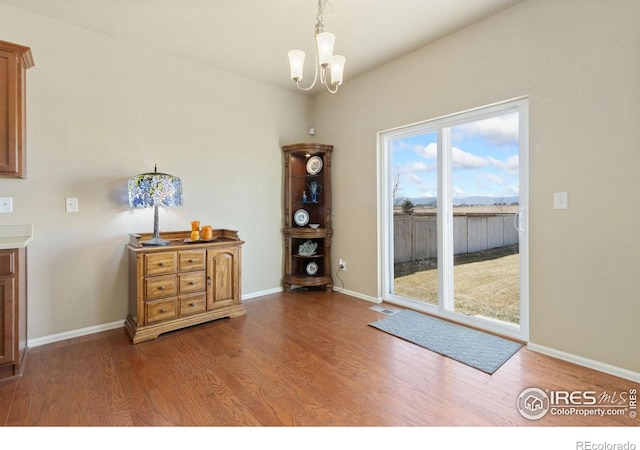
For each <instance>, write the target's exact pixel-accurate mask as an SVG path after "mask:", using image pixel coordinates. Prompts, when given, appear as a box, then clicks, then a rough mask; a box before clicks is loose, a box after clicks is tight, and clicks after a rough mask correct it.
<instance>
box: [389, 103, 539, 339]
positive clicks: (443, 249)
mask: <svg viewBox="0 0 640 450" xmlns="http://www.w3.org/2000/svg"><path fill="white" fill-rule="evenodd" d="M514 110H517V111H518V113H519V159H520V164H519V186H520V192H519V196H520V199H519V203H520V206H519V212H518V214H517V217H516V218H517V221H518V228H519V254H520V323H519V325H518V326H515V325H513V326H512V325H509V324H505V323H501V322H499V321H492V320H487V319H479V318H474V317H470V316H465V315H464V314H461V313H457V312H455V311H452V310H448V309H453V308H445V307H444V304H445V303H447V305H448V306H449V307H451V306H453V278H452V277H453V251H452V248H453V237H452V233H449V232H447V233H445V232H444V231H445V228H447V227H451V226H452V225H451V224H452V220H453V208H452V207H451V196H452V193H451V182H450V180H449V171H450V167H451V154H450V152H444V155H442V154H441V155H439V157H438V173H439V176H438V208H439V209H438V215H437V217H438V236H439V238H438V258H439V259H438V267H442V268H446V269H447V270H438V304H437V305H432V304H428V303H425V302H421V301H417V300H411V299H408V298H405V297H400V296H397V295H393V294H392V293H391V292H392V287H393V276H392V270H391V269H392V265H393V226H392V223H393V199H392V198H391V197H392V196H391V195H390V194H391V192H392V189H393V167H392V164H390V161H391V159H390V154H389V153H390V152H389V143H390V142H391V141H392V140H397V139H399V138H403V137H410V136H415V135H417V134H426V133H428V132H430V131H433V130H437V131H438V147H439V149H440V148H443V147H442V146H443V145H447V140H449V139H451V136H450V135H449V133H444V134H443V133H440V131H441V130H442V128H449V127H452V126H454V125H455V124H458V123H462V122H464V121H465V119H467V118H473V119H478V120H479V119H481V118H482V117H483V116H485V115H486V116H488V117H492V116H496V115H498V114H499V113H500V112H504V113H506V112H509V111H514ZM377 147H378V148H377V165H378V202H377V203H378V230H377V236H378V252H377V253H378V299H379V300H380V301H385V302H389V303H393V304H397V305H400V306H405V307H407V308H411V309H416V310H420V311H424V312H426V313H429V314H433V315H435V316H440V317H442V318H445V319H449V320H453V321H456V322H459V323H462V324H465V325H469V326H473V327H478V328H481V329H484V330H486V331H490V332H494V333H497V334H501V335H504V336H507V337H511V338H514V339H518V340H522V341H525V342H527V341H528V340H529V213H528V212H529V107H528V97H519V98H515V99H510V100H507V101H503V102H498V103H494V104H491V105H486V106H482V107H478V108H473V109H470V110H466V111H462V112H458V113H455V114H449V115H446V116H442V117H438V118H435V119H430V120H426V121H422V122H417V123H414V124H410V125H406V126H400V127H396V128H392V129H389V130H384V131H380V132H378V133H377ZM440 153H443V152H440ZM442 156H444V157H442ZM441 174H442V176H441ZM441 205H447V206H448V207H447V208H446V210H445V211H442V210H441V209H440V208H441ZM442 236H445V239H442V238H441V237H442Z"/></svg>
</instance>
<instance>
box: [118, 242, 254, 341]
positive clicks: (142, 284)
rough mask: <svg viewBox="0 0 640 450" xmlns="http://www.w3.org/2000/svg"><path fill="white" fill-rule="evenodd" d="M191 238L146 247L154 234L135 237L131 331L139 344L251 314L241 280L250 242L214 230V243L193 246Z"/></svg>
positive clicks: (128, 327) (131, 261)
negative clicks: (243, 257) (244, 250)
mask: <svg viewBox="0 0 640 450" xmlns="http://www.w3.org/2000/svg"><path fill="white" fill-rule="evenodd" d="M190 233H191V232H190V231H177V232H169V233H161V237H162V238H163V239H166V240H168V241H170V244H169V245H165V246H144V245H142V244H141V243H140V242H141V241H144V240H147V239H149V238H150V237H152V233H148V234H132V235H130V238H131V240H130V242H129V244H128V245H127V249H128V251H129V314H128V316H127V320H126V322H125V329H126V330H127V333H128V334H129V337H131V340H132V341H133V343H134V344H137V343H139V342H144V341H148V340H150V339H155V338H157V337H158V336H159V335H160V334H162V333H165V332H167V331H173V330H177V329H180V328H184V327H188V326H191V325H196V324H200V323H203V322H208V321H211V320H215V319H220V318H223V317H237V316H242V315H245V314H246V309H245V308H244V306H243V305H242V300H241V279H240V277H241V273H240V267H241V246H242V244H244V241H242V240H240V238H239V237H238V234H237V232H235V231H231V230H214V233H213V236H214V239H213V240H211V241H207V242H204V241H197V242H190V241H189V240H188V238H189V236H190Z"/></svg>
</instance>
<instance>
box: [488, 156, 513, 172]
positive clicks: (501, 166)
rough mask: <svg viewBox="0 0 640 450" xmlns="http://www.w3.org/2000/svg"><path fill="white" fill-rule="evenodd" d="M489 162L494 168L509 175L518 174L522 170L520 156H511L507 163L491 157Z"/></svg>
mask: <svg viewBox="0 0 640 450" xmlns="http://www.w3.org/2000/svg"><path fill="white" fill-rule="evenodd" d="M489 162H490V163H491V164H492V165H493V166H494V167H496V168H498V169H500V170H504V171H505V172H507V173H512V174H517V173H518V170H519V169H520V157H519V156H518V155H511V156H509V157H508V158H507V160H506V161H500V160H499V159H495V158H491V157H489Z"/></svg>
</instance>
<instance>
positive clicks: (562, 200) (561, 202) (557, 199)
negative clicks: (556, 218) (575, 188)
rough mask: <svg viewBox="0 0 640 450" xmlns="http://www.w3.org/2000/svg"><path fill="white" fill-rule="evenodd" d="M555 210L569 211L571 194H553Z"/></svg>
mask: <svg viewBox="0 0 640 450" xmlns="http://www.w3.org/2000/svg"><path fill="white" fill-rule="evenodd" d="M553 209H569V194H568V193H567V192H554V193H553Z"/></svg>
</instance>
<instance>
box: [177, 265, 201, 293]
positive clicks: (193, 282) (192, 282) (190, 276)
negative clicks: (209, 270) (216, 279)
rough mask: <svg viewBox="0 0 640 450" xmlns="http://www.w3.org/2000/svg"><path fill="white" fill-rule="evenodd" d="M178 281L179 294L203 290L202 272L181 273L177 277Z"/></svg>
mask: <svg viewBox="0 0 640 450" xmlns="http://www.w3.org/2000/svg"><path fill="white" fill-rule="evenodd" d="M178 279H179V280H180V293H181V294H185V293H189V292H200V291H204V290H205V284H204V270H202V271H200V272H189V273H181V274H179V275H178Z"/></svg>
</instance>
